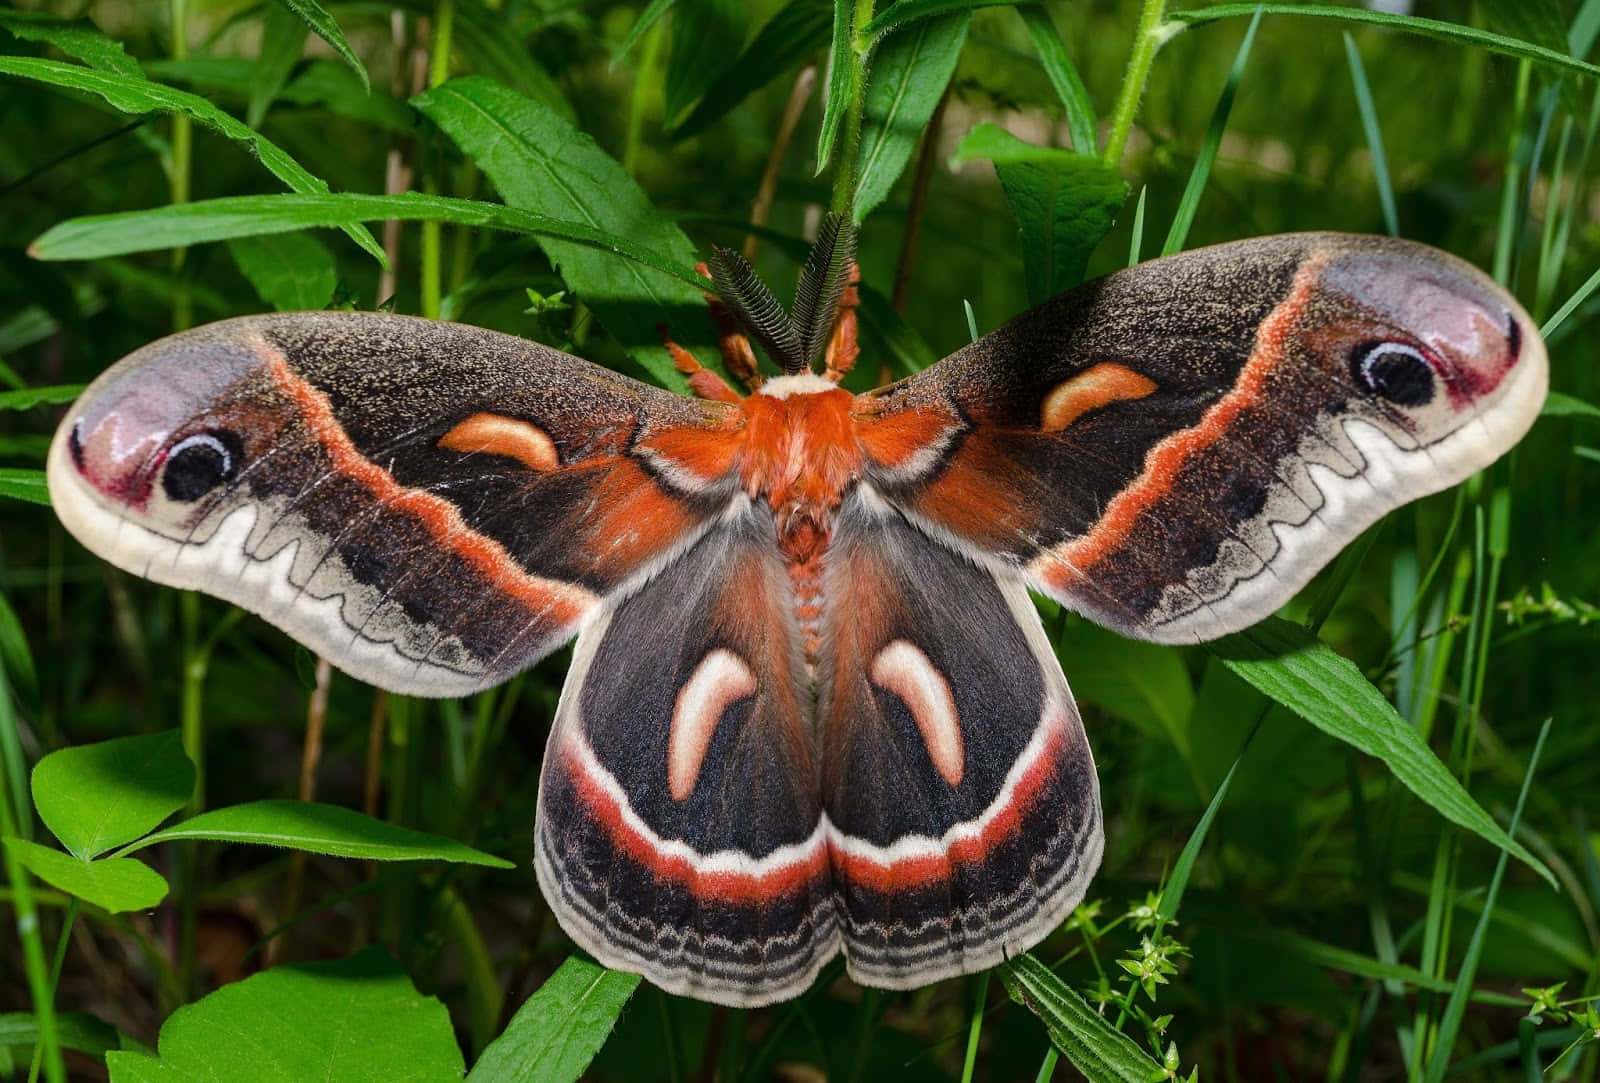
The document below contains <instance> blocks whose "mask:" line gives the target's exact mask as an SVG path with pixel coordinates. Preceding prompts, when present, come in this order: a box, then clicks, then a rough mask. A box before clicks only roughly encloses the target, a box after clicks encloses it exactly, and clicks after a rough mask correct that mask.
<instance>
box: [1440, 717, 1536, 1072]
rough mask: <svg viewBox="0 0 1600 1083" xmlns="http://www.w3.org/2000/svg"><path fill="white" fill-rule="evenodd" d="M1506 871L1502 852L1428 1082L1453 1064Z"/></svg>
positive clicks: (1525, 783) (1524, 796)
mask: <svg viewBox="0 0 1600 1083" xmlns="http://www.w3.org/2000/svg"><path fill="white" fill-rule="evenodd" d="M1551 721H1552V720H1551V719H1548V718H1547V719H1545V722H1544V725H1542V726H1540V727H1539V739H1538V740H1537V741H1535V742H1534V743H1533V754H1532V755H1531V756H1529V757H1528V772H1527V774H1525V775H1524V776H1523V778H1522V790H1521V792H1519V793H1518V794H1517V807H1516V809H1515V810H1514V811H1513V812H1512V813H1511V825H1510V827H1509V829H1508V830H1509V831H1510V833H1512V834H1515V833H1516V830H1517V825H1518V824H1520V823H1521V822H1522V810H1523V808H1524V807H1525V806H1526V805H1527V803H1528V791H1529V789H1531V788H1532V786H1533V773H1534V771H1535V770H1537V769H1538V766H1539V755H1540V753H1542V752H1543V751H1544V742H1545V738H1546V737H1548V736H1550V723H1551ZM1505 875H1506V854H1505V853H1503V852H1502V853H1501V855H1500V859H1499V860H1498V861H1496V862H1495V866H1494V875H1493V876H1491V877H1490V878H1489V891H1488V894H1486V895H1485V896H1484V899H1483V913H1481V914H1480V915H1479V916H1478V923H1477V925H1475V926H1474V927H1473V929H1472V939H1471V940H1469V941H1468V942H1467V951H1466V954H1465V955H1463V956H1462V957H1461V970H1460V972H1459V973H1458V974H1457V975H1456V982H1455V988H1453V989H1452V990H1451V991H1450V1000H1449V1001H1448V1002H1447V1003H1446V1004H1445V1009H1444V1015H1443V1017H1441V1019H1440V1020H1439V1032H1438V1036H1437V1037H1436V1038H1435V1040H1434V1046H1433V1049H1432V1050H1431V1051H1430V1053H1429V1057H1428V1068H1427V1074H1426V1075H1425V1076H1424V1077H1423V1078H1424V1081H1425V1083H1441V1081H1442V1080H1443V1079H1444V1077H1445V1072H1446V1070H1447V1069H1448V1068H1449V1066H1450V1053H1451V1050H1453V1049H1454V1048H1455V1042H1456V1036H1457V1035H1458V1034H1459V1033H1460V1032H1461V1020H1462V1018H1463V1016H1465V1015H1466V1010H1467V1001H1468V999H1469V998H1470V997H1471V994H1472V983H1473V981H1474V980H1475V979H1476V978H1477V976H1478V962H1479V960H1480V959H1482V957H1483V942H1484V939H1485V938H1486V937H1487V936H1488V933H1489V921H1490V919H1491V918H1492V917H1493V916H1494V907H1495V903H1496V902H1497V901H1498V900H1499V898H1500V883H1501V881H1502V880H1504V879H1505Z"/></svg>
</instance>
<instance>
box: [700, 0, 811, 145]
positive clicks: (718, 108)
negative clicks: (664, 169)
mask: <svg viewBox="0 0 1600 1083" xmlns="http://www.w3.org/2000/svg"><path fill="white" fill-rule="evenodd" d="M832 26H833V8H832V6H831V5H830V4H829V3H828V0H789V3H787V4H785V5H784V6H783V7H781V8H779V9H778V11H777V14H775V15H773V16H772V18H771V19H770V20H768V22H767V24H766V25H765V26H763V27H762V28H761V29H760V30H759V31H758V32H757V33H756V36H755V40H754V41H752V42H751V43H750V44H749V45H748V46H746V47H745V50H744V52H742V53H741V54H739V59H738V60H737V61H736V62H735V63H733V64H730V65H729V66H728V67H726V68H724V69H723V70H722V72H721V74H720V75H718V76H717V81H716V82H714V83H712V84H711V86H710V87H709V88H707V90H706V92H705V95H704V96H703V97H702V98H701V99H700V101H699V103H698V104H696V105H695V107H694V109H692V110H690V112H689V115H688V116H687V117H685V118H684V121H683V123H682V124H680V125H678V127H676V128H674V129H673V131H672V135H673V137H674V138H676V139H686V138H688V137H689V136H691V135H698V134H699V133H700V132H703V131H705V130H706V129H707V128H709V127H710V126H711V125H712V124H713V123H715V122H716V121H718V120H720V119H722V117H724V116H725V115H727V113H728V112H729V111H730V110H731V109H733V108H734V107H735V106H736V105H738V104H739V103H740V102H742V101H744V100H745V99H746V98H748V97H749V96H750V95H751V94H754V93H755V92H756V91H758V90H760V89H761V88H762V87H764V86H766V85H767V84H768V83H770V82H772V80H774V79H776V78H778V77H779V76H780V75H783V74H784V73H785V72H788V71H791V70H793V69H794V68H795V67H796V66H797V65H798V64H800V63H801V62H802V61H804V60H806V59H807V58H809V57H810V56H811V55H812V54H813V53H815V52H816V51H817V50H818V49H820V48H822V47H823V46H824V45H826V44H827V42H828V32H829V30H830V29H831V28H832Z"/></svg>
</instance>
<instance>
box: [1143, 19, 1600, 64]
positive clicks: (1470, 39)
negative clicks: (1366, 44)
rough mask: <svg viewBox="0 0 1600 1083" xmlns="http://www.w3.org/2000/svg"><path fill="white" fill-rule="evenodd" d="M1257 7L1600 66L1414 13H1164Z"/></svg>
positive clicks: (1191, 21) (1511, 53)
mask: <svg viewBox="0 0 1600 1083" xmlns="http://www.w3.org/2000/svg"><path fill="white" fill-rule="evenodd" d="M1258 10H1259V11H1260V12H1261V13H1262V14H1264V15H1299V16H1303V17H1305V18H1312V19H1337V20H1339V21H1341V22H1349V23H1366V24H1368V25H1371V26H1383V27H1388V28H1389V29H1391V30H1400V31H1403V32H1405V33H1408V34H1421V35H1423V36H1424V37H1430V38H1438V39H1439V40H1441V41H1449V42H1454V43H1456V44H1458V45H1472V46H1475V47H1477V48H1480V49H1487V50H1488V51H1489V52H1491V53H1500V54H1501V55H1503V56H1515V57H1520V58H1523V59H1526V60H1532V61H1534V62H1535V63H1538V64H1544V65H1546V66H1548V67H1552V68H1559V69H1562V70H1564V71H1572V72H1577V73H1578V74H1580V75H1583V76H1586V77H1588V78H1590V79H1594V78H1600V67H1596V66H1595V65H1593V64H1588V63H1585V62H1584V61H1581V60H1574V59H1573V58H1572V57H1570V56H1567V55H1566V54H1565V53H1560V52H1557V51H1555V50H1554V49H1547V48H1545V47H1544V46H1542V45H1535V44H1533V43H1531V42H1526V41H1519V40H1517V39H1516V38H1508V37H1506V36H1505V35H1503V34H1495V33H1491V32H1490V31H1488V30H1479V29H1478V28H1477V27H1474V26H1462V25H1460V24H1458V23H1447V22H1442V21H1440V20H1438V19H1424V18H1421V17H1420V16H1416V15H1392V14H1390V13H1389V12H1386V11H1369V10H1367V9H1365V8H1339V7H1324V6H1321V5H1315V4H1306V5H1301V4H1218V5H1216V6H1215V7H1209V8H1194V9H1192V10H1189V11H1172V12H1168V13H1167V18H1168V19H1170V20H1172V21H1174V22H1181V23H1188V24H1189V25H1190V26H1199V25H1202V24H1204V23H1209V22H1215V21H1216V20H1218V19H1234V18H1239V17H1240V16H1243V15H1254V14H1256V12H1257V11H1258Z"/></svg>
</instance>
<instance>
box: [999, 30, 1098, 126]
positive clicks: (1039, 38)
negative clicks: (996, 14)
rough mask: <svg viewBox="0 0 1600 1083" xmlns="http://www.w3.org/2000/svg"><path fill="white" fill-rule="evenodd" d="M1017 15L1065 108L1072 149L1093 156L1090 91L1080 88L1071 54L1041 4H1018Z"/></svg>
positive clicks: (1092, 114)
mask: <svg viewBox="0 0 1600 1083" xmlns="http://www.w3.org/2000/svg"><path fill="white" fill-rule="evenodd" d="M1017 14H1018V15H1020V16H1021V17H1022V25H1023V26H1024V27H1026V28H1027V31H1028V37H1029V38H1030V39H1031V40H1032V41H1033V48H1034V50H1035V51H1036V52H1037V53H1038V54H1039V63H1040V64H1042V65H1043V66H1044V73H1045V75H1046V76H1048V77H1049V79H1050V85H1051V86H1053V87H1055V89H1056V94H1057V96H1059V97H1060V98H1061V104H1062V105H1063V106H1065V107H1066V110H1067V132H1068V134H1069V135H1070V136H1071V137H1072V149H1073V150H1075V151H1078V152H1079V153H1080V154H1093V153H1095V150H1096V147H1095V112H1094V102H1093V101H1091V100H1090V98H1089V88H1088V87H1086V86H1084V85H1083V77H1082V76H1081V75H1079V74H1078V68H1077V65H1075V64H1073V62H1072V54H1071V53H1069V52H1067V43H1066V42H1064V41H1062V40H1061V32H1060V31H1059V30H1057V29H1056V24H1055V21H1054V20H1052V19H1051V18H1050V12H1049V10H1048V9H1047V8H1046V7H1045V6H1044V5H1043V4H1018V5H1017Z"/></svg>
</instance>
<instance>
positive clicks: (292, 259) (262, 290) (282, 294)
mask: <svg viewBox="0 0 1600 1083" xmlns="http://www.w3.org/2000/svg"><path fill="white" fill-rule="evenodd" d="M228 252H229V254H231V255H232V256H233V262H234V263H236V264H238V265H239V271H240V272H241V273H242V274H243V275H244V276H245V278H247V279H249V280H250V285H252V286H254V287H255V290H256V294H257V295H258V296H260V298H261V299H262V300H263V301H265V302H266V303H267V304H269V305H271V306H272V307H273V308H275V309H277V310H278V311H279V312H304V311H307V310H314V309H319V308H326V307H327V306H328V302H329V301H331V300H332V299H333V291H334V289H335V288H336V287H337V286H338V285H339V270H338V268H337V267H335V266H334V262H333V253H331V252H329V251H328V247H327V245H325V244H323V243H322V242H321V241H319V240H317V239H316V238H315V237H312V236H309V235H308V234H305V233H274V234H266V235H262V236H254V237H234V238H232V239H231V240H229V241H228Z"/></svg>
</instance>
